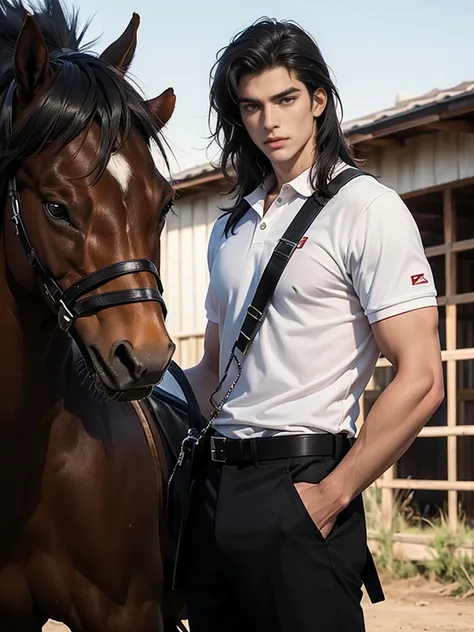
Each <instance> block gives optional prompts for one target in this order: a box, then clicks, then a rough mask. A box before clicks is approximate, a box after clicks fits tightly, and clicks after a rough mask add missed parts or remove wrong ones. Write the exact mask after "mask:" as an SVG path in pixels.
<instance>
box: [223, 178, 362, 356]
mask: <svg viewBox="0 0 474 632" xmlns="http://www.w3.org/2000/svg"><path fill="white" fill-rule="evenodd" d="M363 175H367V174H366V173H364V172H363V171H361V170H360V169H356V168H353V167H350V168H347V169H344V171H342V172H341V173H340V174H339V175H337V176H336V177H335V178H333V179H332V180H331V182H330V184H329V189H330V192H331V197H328V198H320V197H318V196H317V194H316V193H314V194H313V195H312V196H311V197H310V198H308V199H307V200H306V202H305V203H304V204H303V206H302V207H301V209H300V210H299V211H298V213H297V214H296V216H295V218H294V219H293V221H292V222H291V223H290V225H289V226H288V228H287V229H286V231H285V232H284V234H283V236H282V237H281V239H280V240H279V241H278V244H277V245H276V247H275V249H274V250H273V252H272V255H271V257H270V259H269V261H268V263H267V265H266V267H265V270H264V271H263V274H262V277H261V279H260V281H259V284H258V286H257V289H256V291H255V294H254V297H253V299H252V301H251V302H250V305H249V307H248V309H247V313H246V315H245V318H244V321H243V323H242V326H241V328H240V333H239V335H238V337H237V340H236V342H235V344H234V348H233V350H235V349H238V350H239V351H240V352H241V353H242V354H243V355H245V354H246V353H247V350H248V348H249V346H250V344H251V342H252V341H253V339H254V338H255V336H256V335H257V332H258V330H259V328H260V325H261V324H262V320H263V318H264V314H265V310H266V309H267V307H268V304H269V303H270V300H271V298H272V296H273V292H274V291H275V288H276V286H277V283H278V281H279V279H280V277H281V275H282V274H283V271H284V270H285V268H286V266H287V265H288V262H289V260H290V259H291V257H292V256H293V254H294V252H295V250H296V249H297V248H298V244H299V243H300V241H301V239H302V237H303V236H304V234H305V233H306V231H307V230H308V229H309V227H310V226H311V224H312V223H313V222H314V220H315V219H316V218H317V216H318V215H319V213H320V212H321V211H322V209H323V208H324V206H325V205H326V204H327V203H328V202H329V200H330V199H332V197H334V195H336V193H337V192H338V191H339V190H340V189H341V188H342V187H343V186H344V185H346V184H347V183H348V182H350V181H351V180H353V179H354V178H357V177H359V176H363Z"/></svg>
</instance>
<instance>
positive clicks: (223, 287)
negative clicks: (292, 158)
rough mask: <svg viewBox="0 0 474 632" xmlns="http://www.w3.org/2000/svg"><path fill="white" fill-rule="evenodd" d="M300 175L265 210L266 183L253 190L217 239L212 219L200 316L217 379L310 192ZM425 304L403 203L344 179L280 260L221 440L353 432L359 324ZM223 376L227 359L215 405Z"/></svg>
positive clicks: (362, 374)
mask: <svg viewBox="0 0 474 632" xmlns="http://www.w3.org/2000/svg"><path fill="white" fill-rule="evenodd" d="M346 167H347V165H345V164H342V163H341V164H340V165H339V166H338V169H337V172H338V171H340V170H342V169H344V168H346ZM309 175H310V171H309V170H308V171H306V172H304V173H302V174H301V175H300V176H299V177H297V178H295V179H294V180H293V181H292V182H289V183H287V184H285V185H283V187H282V188H281V191H280V194H279V196H278V198H277V199H276V200H275V202H274V203H273V205H272V206H271V207H270V208H269V210H268V211H267V213H265V216H264V213H263V208H264V200H265V196H266V189H267V190H268V187H270V186H271V183H269V182H267V183H265V184H264V185H262V186H260V187H258V188H257V189H256V190H255V191H254V192H253V193H252V194H250V195H249V196H248V197H247V198H246V199H247V201H248V202H249V204H250V207H251V208H250V209H249V210H248V211H247V212H246V214H245V216H244V217H243V218H242V219H241V221H240V222H239V223H238V225H237V228H236V230H235V234H230V235H229V237H227V238H226V237H225V235H224V227H225V223H226V221H227V217H228V216H223V217H221V218H219V219H218V220H217V222H216V223H215V225H214V227H213V230H212V234H211V237H210V242H209V250H208V264H209V273H210V284H209V290H208V294H207V298H206V312H207V318H208V319H209V320H210V321H212V322H214V323H217V324H218V325H219V336H220V370H221V375H222V372H223V370H224V367H225V365H226V363H227V360H228V357H229V353H230V350H231V347H232V346H233V344H234V342H235V340H236V338H237V336H238V333H239V330H240V326H241V324H242V321H243V318H244V316H245V313H246V310H247V307H248V305H249V302H250V301H251V299H252V297H253V295H254V292H255V289H256V287H257V284H258V282H259V280H260V278H261V276H262V273H263V270H264V268H265V265H266V263H267V262H268V259H269V258H270V255H271V253H272V251H273V249H274V247H275V245H276V243H277V241H278V239H279V238H280V237H281V236H282V235H283V233H284V231H285V229H286V228H287V227H288V225H289V224H290V222H291V220H292V219H293V218H294V217H295V215H296V213H297V212H298V211H299V209H300V208H301V206H302V205H303V204H304V202H305V201H306V200H307V198H308V197H309V196H310V195H311V194H312V192H313V188H312V186H311V183H310V180H309ZM434 305H436V290H435V286H434V282H433V276H432V272H431V269H430V266H429V264H428V261H427V259H426V257H425V255H424V251H423V245H422V242H421V238H420V234H419V231H418V228H417V226H416V223H415V221H414V219H413V217H412V215H411V213H410V211H409V210H408V209H407V207H406V206H405V204H404V203H403V201H402V200H401V198H400V197H399V196H398V194H397V193H395V192H394V191H393V190H391V189H389V188H387V187H386V186H384V185H383V184H381V183H380V182H378V181H377V180H376V179H375V178H373V177H371V176H360V177H358V178H356V179H354V180H352V181H351V182H349V183H348V184H347V185H346V186H344V187H343V188H342V189H341V191H340V192H339V193H338V194H337V195H336V196H335V197H334V198H333V199H332V200H331V201H330V202H329V203H328V204H327V205H326V206H325V208H324V209H323V210H322V212H321V213H320V215H319V216H318V217H317V219H316V220H315V222H314V223H313V225H312V226H311V228H310V229H309V230H308V231H307V233H306V234H305V236H304V238H303V239H302V240H301V242H300V248H299V249H297V250H296V252H295V253H294V255H293V257H292V258H291V260H290V261H289V263H288V265H287V267H286V269H285V271H284V272H283V275H282V277H281V278H280V281H279V282H278V285H277V287H276V290H275V293H274V295H273V298H272V301H271V304H270V305H269V308H268V311H267V314H266V317H265V319H264V321H263V324H262V326H261V328H260V330H259V332H258V334H257V336H256V338H255V339H254V341H253V342H252V345H251V346H250V349H249V351H248V352H247V355H246V356H245V358H243V362H242V375H241V377H240V380H239V381H238V383H237V385H236V387H235V389H234V391H233V393H232V396H231V397H230V399H229V401H228V402H227V403H226V405H225V406H224V408H223V410H222V412H221V413H220V415H219V416H218V418H217V419H216V420H215V422H214V427H215V428H216V430H218V431H219V432H220V433H221V434H223V435H225V436H227V437H231V438H246V437H260V436H270V435H273V434H279V433H290V432H295V433H308V432H331V433H338V432H346V433H347V434H348V435H350V436H353V435H354V433H355V421H356V419H357V417H358V414H359V405H358V399H359V397H360V396H361V394H362V392H363V390H364V388H365V386H366V385H367V383H368V381H369V379H370V377H371V375H372V373H373V371H374V368H375V364H376V361H377V359H378V356H379V350H378V348H377V345H376V342H375V339H374V337H373V335H372V332H371V327H370V325H371V324H373V323H375V322H377V321H380V320H382V319H385V318H388V317H390V316H395V315H396V314H401V313H403V312H408V311H411V310H415V309H419V308H422V307H428V306H434ZM235 375H236V367H235V363H234V366H233V367H232V370H231V372H230V375H229V379H228V380H227V381H226V383H225V385H224V387H223V388H222V390H221V391H220V393H219V396H218V397H217V398H216V399H217V400H218V401H220V396H222V395H223V394H224V393H225V392H226V390H227V386H228V385H229V383H230V381H231V380H233V379H234V377H235Z"/></svg>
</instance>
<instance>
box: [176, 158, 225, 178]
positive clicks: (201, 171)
mask: <svg viewBox="0 0 474 632" xmlns="http://www.w3.org/2000/svg"><path fill="white" fill-rule="evenodd" d="M217 170H218V167H215V166H214V165H211V164H210V163H209V162H206V163H204V164H202V165H196V166H195V167H189V168H188V169H184V170H183V171H179V172H178V173H175V174H173V180H177V181H179V182H182V181H183V180H191V179H192V178H197V177H198V176H203V175H206V174H207V173H213V172H214V171H217Z"/></svg>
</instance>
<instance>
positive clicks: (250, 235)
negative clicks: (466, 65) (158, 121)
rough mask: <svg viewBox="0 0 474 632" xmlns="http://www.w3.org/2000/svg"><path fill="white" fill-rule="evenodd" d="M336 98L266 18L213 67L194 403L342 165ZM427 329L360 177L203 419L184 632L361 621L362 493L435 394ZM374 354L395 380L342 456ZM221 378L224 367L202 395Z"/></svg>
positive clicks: (387, 195)
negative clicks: (295, 229)
mask: <svg viewBox="0 0 474 632" xmlns="http://www.w3.org/2000/svg"><path fill="white" fill-rule="evenodd" d="M338 101H339V97H338V94H337V92H336V88H335V86H334V85H333V83H332V81H331V79H330V76H329V72H328V68H327V66H326V64H325V62H324V60H323V58H322V56H321V53H320V51H319V49H318V47H317V46H316V44H315V43H314V41H313V40H312V39H311V38H310V37H309V36H308V35H307V34H306V33H305V32H304V31H303V30H301V29H300V28H299V27H297V26H295V25H293V24H291V23H282V22H276V21H273V20H268V19H263V20H261V21H259V22H257V23H256V24H254V25H253V26H251V27H250V28H248V29H246V30H245V31H244V32H242V33H241V34H240V35H239V36H237V37H236V38H235V39H234V40H233V41H232V42H231V44H230V45H229V46H228V47H227V48H226V49H224V51H223V52H222V53H221V55H220V58H219V59H218V62H217V64H216V67H215V73H214V77H213V83H212V90H211V107H212V109H213V111H214V113H215V115H216V131H215V135H214V137H215V139H216V140H218V141H219V142H220V145H221V148H222V168H223V170H224V172H225V173H226V174H229V172H231V171H233V172H234V173H231V174H230V176H229V177H231V178H234V182H235V194H236V198H235V205H234V206H233V207H232V208H231V209H230V210H229V212H228V213H226V214H224V215H223V216H222V217H221V218H220V219H218V220H217V222H216V224H215V226H214V229H213V232H212V235H211V239H210V244H209V257H208V259H209V270H210V285H209V292H208V296H207V301H206V309H207V318H208V321H209V322H208V325H207V329H206V334H205V351H204V357H203V359H202V361H201V362H200V364H199V365H198V366H196V367H194V368H192V369H190V370H189V371H188V372H187V375H188V378H189V380H190V381H191V384H192V386H193V388H194V390H195V392H196V395H197V397H198V399H199V402H200V405H201V407H202V411H203V412H204V413H205V414H210V412H211V409H210V405H209V397H210V395H211V394H212V392H213V391H214V389H215V387H216V384H217V382H218V380H219V378H220V377H222V374H223V371H224V368H225V365H226V364H227V360H228V358H229V354H230V351H231V348H232V346H233V344H234V342H235V340H236V338H237V336H238V333H239V330H240V326H241V324H242V321H243V319H244V317H245V314H246V311H247V308H248V306H249V302H250V301H251V299H252V297H253V294H254V292H255V288H256V286H257V284H258V282H259V280H260V278H261V275H262V272H263V270H264V268H265V265H266V263H267V262H268V260H269V257H270V255H271V253H272V251H273V249H274V247H275V246H276V244H277V242H278V240H279V239H280V238H281V236H282V235H283V233H284V231H285V229H286V228H287V226H288V225H289V224H290V222H291V220H292V219H293V218H294V217H295V215H296V214H297V212H298V211H299V210H300V208H301V207H302V206H303V204H304V203H305V201H306V200H307V199H308V198H309V197H310V196H311V195H312V194H313V192H314V191H317V192H318V193H319V194H320V195H322V196H325V195H327V194H328V193H329V191H328V183H329V182H330V180H331V179H332V178H334V177H335V176H336V175H337V174H338V173H340V172H341V171H342V170H344V169H346V168H347V167H348V166H353V165H354V162H353V160H352V158H351V156H350V153H349V151H348V149H347V147H346V144H345V141H344V137H343V134H342V132H341V128H340V125H339V122H338V118H337V112H336V103H337V102H338ZM245 201H246V203H245ZM437 322H438V321H437V307H436V291H435V287H434V283H433V278H432V273H431V270H430V267H429V265H428V262H427V260H426V258H425V256H424V252H423V246H422V243H421V239H420V235H419V233H418V230H417V227H416V224H415V222H414V220H413V218H412V216H411V214H410V212H409V211H408V209H407V208H406V206H405V205H404V203H403V202H402V200H401V199H400V197H399V196H398V195H397V194H396V193H395V192H394V191H392V190H390V189H388V188H387V187H385V186H384V185H383V184H381V183H380V182H378V181H377V180H376V179H375V178H373V177H371V176H369V175H363V176H360V177H357V178H355V179H354V180H352V181H351V182H349V183H348V184H346V185H345V186H344V187H343V188H342V189H341V190H340V191H339V192H338V193H337V194H336V195H335V196H334V197H333V198H332V199H331V200H330V201H329V202H328V203H327V205H326V206H325V207H324V208H323V210H322V212H321V213H320V215H319V216H318V217H317V219H316V220H315V221H314V223H313V224H312V225H311V227H310V228H309V230H308V231H307V232H306V234H305V235H304V237H303V239H302V240H301V242H300V244H299V247H298V249H297V250H296V251H295V253H294V255H293V257H292V258H291V260H290V261H289V263H288V266H287V268H286V269H285V271H284V272H283V275H282V277H281V279H280V281H279V282H278V285H277V287H276V290H275V293H274V295H273V297H272V300H271V303H270V305H269V307H268V310H267V312H266V314H265V317H264V320H263V323H262V325H261V328H260V330H259V332H258V334H257V336H256V338H255V339H254V341H253V342H252V344H251V346H250V348H249V350H248V352H247V354H246V355H245V356H244V357H242V356H240V357H238V360H239V362H240V363H241V375H240V378H239V379H238V381H237V383H236V384H235V388H234V389H233V390H232V393H231V395H230V397H229V399H228V401H227V402H226V403H225V405H224V406H223V409H222V410H221V412H220V413H219V415H218V416H217V418H216V419H215V420H214V422H213V431H214V436H213V438H212V440H211V441H210V444H211V445H209V449H208V450H207V453H206V456H205V462H204V463H203V465H202V470H201V472H200V475H199V478H198V481H197V488H196V502H195V505H194V508H193V513H192V515H191V521H190V525H189V533H190V536H189V552H188V560H189V573H188V575H187V579H188V583H189V620H190V625H191V630H192V632H223V631H224V630H225V631H226V632H230V631H237V630H238V631H239V632H242V631H244V630H245V631H246V632H250V631H255V632H257V631H258V632H277V631H280V632H296V631H298V632H305V631H307V632H309V631H310V630H311V631H314V632H337V631H338V632H360V631H362V630H364V621H363V614H362V609H361V606H360V599H361V585H362V583H363V581H364V582H365V583H366V586H367V588H369V584H370V582H371V580H373V579H374V578H373V574H374V573H375V571H374V569H373V567H371V566H370V562H371V561H372V560H371V558H370V557H368V554H367V547H366V528H365V520H364V513H363V507H362V500H361V492H362V491H363V490H364V489H366V488H367V487H368V486H369V485H370V484H371V483H372V482H373V481H375V480H376V479H377V478H378V477H379V476H380V475H381V474H382V473H383V472H384V471H385V470H386V469H387V468H389V467H390V466H391V465H392V464H393V463H394V462H395V461H396V460H397V459H398V458H399V457H400V456H401V455H402V454H403V453H404V452H405V451H406V450H407V448H408V447H409V446H410V444H411V443H412V442H413V440H414V439H415V437H416V436H417V434H418V433H419V431H420V429H421V428H422V426H423V425H424V424H425V423H426V421H427V420H428V419H429V418H430V417H431V415H432V414H433V412H434V411H435V410H436V408H437V407H438V406H439V404H440V402H441V401H442V398H443V378H442V370H441V359H440V347H439V341H438V333H437ZM379 352H382V354H383V355H384V356H385V357H386V358H388V359H389V360H390V361H391V362H392V364H393V365H394V367H395V368H396V377H395V378H394V380H393V382H392V383H391V384H390V386H389V387H388V388H387V389H386V390H385V391H384V392H383V393H382V395H381V396H380V397H379V399H378V400H377V402H376V404H375V405H374V406H373V408H372V409H371V411H370V414H369V415H368V417H367V419H366V421H365V423H364V424H363V426H362V429H361V431H360V434H359V436H358V438H357V440H356V441H355V442H354V445H353V446H352V447H350V446H351V443H350V442H349V440H348V438H351V437H353V436H354V434H355V430H356V428H355V421H356V419H357V417H358V412H359V406H358V399H359V397H360V396H361V395H362V393H363V390H364V388H365V386H366V384H367V382H368V380H369V379H370V376H371V374H372V372H373V370H374V367H375V363H376V361H377V358H378V356H379ZM236 375H237V363H233V364H232V367H231V371H230V373H229V376H228V379H227V380H226V381H225V383H224V385H223V386H222V388H221V390H220V391H219V392H218V393H217V394H216V396H215V400H216V402H217V403H218V402H219V399H220V398H221V397H222V396H223V395H224V393H225V392H226V391H227V388H228V386H229V384H231V383H232V381H233V380H234V379H235V377H236ZM239 444H241V445H239ZM236 455H237V456H236ZM239 455H240V456H239ZM368 569H369V571H370V570H372V571H373V573H372V577H370V572H368Z"/></svg>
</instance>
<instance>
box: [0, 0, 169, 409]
mask: <svg viewBox="0 0 474 632" xmlns="http://www.w3.org/2000/svg"><path fill="white" fill-rule="evenodd" d="M4 4H5V0H2V5H4ZM49 4H50V5H51V3H49ZM52 4H53V5H55V6H56V9H55V10H56V12H57V11H58V10H59V9H58V7H60V5H59V3H58V2H53V3H52ZM10 6H13V5H10ZM46 6H47V5H46V3H45V7H46ZM49 11H50V14H49V16H48V15H47V13H48V11H47V10H45V11H44V13H41V14H39V15H38V16H37V17H36V16H35V17H31V16H29V15H26V17H25V20H24V23H23V27H22V29H21V32H20V34H19V37H18V39H17V42H16V47H15V53H14V62H13V80H12V81H11V82H9V81H5V78H4V75H5V74H7V73H3V74H0V90H3V94H4V102H3V114H2V117H3V120H2V121H1V129H0V133H3V134H6V135H7V136H8V142H7V143H2V144H3V145H4V147H3V149H4V151H3V152H2V153H0V156H2V158H3V161H2V160H1V159H0V169H2V168H3V169H4V170H5V171H6V172H7V173H8V178H9V180H8V182H6V183H5V186H9V189H10V193H11V194H12V196H13V199H12V202H11V206H12V208H11V209H10V203H8V202H7V205H6V213H5V215H4V220H3V222H4V226H3V234H4V236H5V251H6V257H7V264H8V267H9V270H10V273H11V276H12V277H13V279H14V282H15V284H16V285H17V287H18V286H19V287H21V288H22V291H25V292H28V293H30V294H32V293H35V294H37V295H38V294H39V295H40V296H41V300H44V301H46V302H47V304H48V306H49V309H51V313H52V314H53V315H54V317H55V318H57V319H58V324H59V326H60V327H61V328H62V329H64V330H65V331H69V332H70V333H71V334H72V336H73V337H74V338H75V340H76V341H77V343H78V344H79V346H80V348H81V350H82V353H83V355H84V358H85V360H86V363H87V365H88V367H89V370H90V371H91V373H92V375H93V377H94V379H95V384H96V387H97V388H98V389H99V390H100V391H101V392H103V393H105V394H106V395H108V396H110V397H115V398H117V399H133V398H139V397H142V396H144V395H146V394H147V393H148V392H149V389H150V387H151V386H152V385H153V384H155V383H157V382H159V380H160V379H161V376H162V374H163V372H164V371H165V369H166V367H167V365H168V363H169V361H170V359H171V356H172V353H173V351H174V345H173V343H172V342H171V340H170V337H169V335H168V333H167V331H166V328H165V325H164V316H165V308H164V303H163V300H162V298H161V283H160V280H159V272H158V270H159V260H160V234H161V231H162V229H163V225H164V221H165V215H166V213H167V211H168V210H169V208H170V206H171V201H172V196H173V190H172V187H171V186H170V185H169V184H168V182H167V181H166V180H165V178H164V177H163V176H162V175H161V174H160V173H159V172H158V171H157V169H156V167H155V163H154V160H153V158H152V153H151V148H150V141H155V142H156V143H157V144H158V147H159V148H161V144H160V140H159V138H160V136H159V132H160V129H161V127H162V126H163V125H164V124H165V123H166V122H167V121H168V119H169V118H170V116H171V114H172V112H173V109H174V104H175V97H174V94H173V91H172V90H171V89H169V90H166V91H165V92H164V93H163V94H162V95H161V96H159V97H157V98H156V99H154V100H152V101H149V102H146V101H144V100H143V99H142V98H141V97H140V96H139V95H138V93H137V92H136V91H135V90H134V89H133V88H132V87H131V85H130V84H129V83H128V82H127V81H126V79H125V78H124V75H125V72H126V71H127V69H128V66H129V64H130V62H131V60H132V58H133V55H134V52H135V46H136V32H137V28H138V16H136V15H134V17H133V19H132V21H131V23H130V25H129V26H128V28H127V29H126V31H125V32H124V34H123V35H122V36H121V37H120V38H119V39H118V40H117V41H116V42H114V43H113V44H112V45H111V46H109V47H108V48H107V50H106V51H105V52H104V53H103V54H102V55H101V56H100V57H95V56H93V55H91V54H88V53H84V52H81V51H80V50H79V48H78V42H80V39H81V37H80V36H79V37H77V36H75V33H74V32H73V29H72V27H70V28H71V30H70V31H69V35H70V37H72V36H73V35H74V36H75V37H76V42H75V43H76V47H75V46H74V45H73V46H72V48H73V50H65V48H68V45H71V41H69V42H67V44H66V45H65V44H64V41H63V42H61V43H59V42H58V41H54V35H52V33H54V29H50V30H48V24H49V23H48V19H49V20H50V22H51V20H52V19H53V18H52V17H51V9H49ZM61 11H62V10H61ZM49 26H51V24H49ZM60 44H62V46H61V45H60ZM2 78H3V81H2ZM9 100H10V102H11V106H12V107H10V108H9V105H10V104H9ZM9 109H10V111H11V110H12V111H13V116H12V123H11V122H9V121H8V116H7V114H8V111H9ZM8 127H11V129H7V128H8ZM0 142H1V141H0ZM2 162H3V165H2ZM12 189H13V193H12ZM6 191H7V190H6V189H5V192H6ZM12 212H13V216H14V217H16V226H15V222H11V219H10V218H11V216H12ZM31 250H33V252H31ZM123 262H126V263H123ZM127 262H128V263H127ZM32 263H33V264H34V265H31V264H32ZM155 265H156V268H155Z"/></svg>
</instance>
